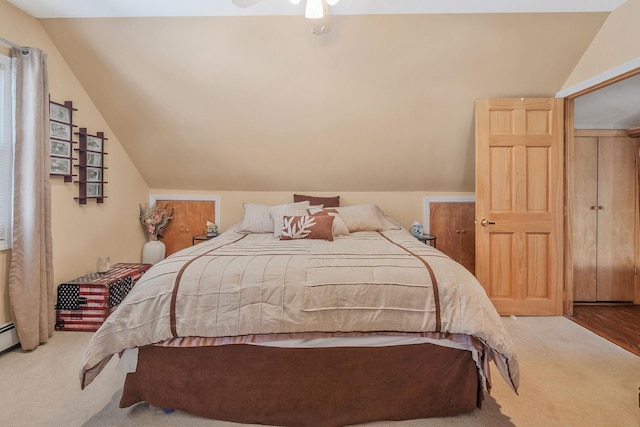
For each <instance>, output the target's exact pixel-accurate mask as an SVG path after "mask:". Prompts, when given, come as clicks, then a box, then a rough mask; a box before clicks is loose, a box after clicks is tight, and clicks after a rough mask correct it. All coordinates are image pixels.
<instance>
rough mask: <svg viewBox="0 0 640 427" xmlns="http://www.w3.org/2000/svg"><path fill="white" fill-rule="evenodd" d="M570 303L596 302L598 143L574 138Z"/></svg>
mask: <svg viewBox="0 0 640 427" xmlns="http://www.w3.org/2000/svg"><path fill="white" fill-rule="evenodd" d="M574 158H575V162H574V175H575V178H574V184H573V185H574V191H573V224H572V226H573V232H572V233H573V236H575V237H576V238H577V239H579V244H574V245H573V299H574V301H595V300H596V283H597V282H596V268H597V259H598V258H597V249H598V246H597V230H598V211H597V210H596V209H593V207H596V206H597V205H598V139H597V138H594V137H581V138H576V143H575V145H574Z"/></svg>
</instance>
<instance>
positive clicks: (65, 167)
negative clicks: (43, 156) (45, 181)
mask: <svg viewBox="0 0 640 427" xmlns="http://www.w3.org/2000/svg"><path fill="white" fill-rule="evenodd" d="M49 174H50V175H71V159H65V158H62V157H51V162H50V168H49Z"/></svg>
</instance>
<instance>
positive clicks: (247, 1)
mask: <svg viewBox="0 0 640 427" xmlns="http://www.w3.org/2000/svg"><path fill="white" fill-rule="evenodd" d="M260 1H261V0H231V3H233V4H234V5H236V6H238V7H249V6H253V5H254V4H256V3H260Z"/></svg>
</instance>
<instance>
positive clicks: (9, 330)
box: [0, 322, 20, 353]
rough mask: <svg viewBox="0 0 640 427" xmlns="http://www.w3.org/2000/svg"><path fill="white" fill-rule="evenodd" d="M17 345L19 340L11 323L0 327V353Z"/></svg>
mask: <svg viewBox="0 0 640 427" xmlns="http://www.w3.org/2000/svg"><path fill="white" fill-rule="evenodd" d="M19 343H20V340H19V339H18V333H17V331H16V328H15V325H14V324H13V322H9V323H5V324H3V325H0V353H2V352H3V351H5V350H9V349H10V348H13V347H15V346H16V345H18V344H19Z"/></svg>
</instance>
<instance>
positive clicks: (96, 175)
mask: <svg viewBox="0 0 640 427" xmlns="http://www.w3.org/2000/svg"><path fill="white" fill-rule="evenodd" d="M87 182H102V168H90V167H88V168H87Z"/></svg>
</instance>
